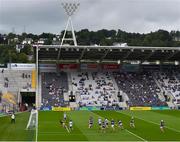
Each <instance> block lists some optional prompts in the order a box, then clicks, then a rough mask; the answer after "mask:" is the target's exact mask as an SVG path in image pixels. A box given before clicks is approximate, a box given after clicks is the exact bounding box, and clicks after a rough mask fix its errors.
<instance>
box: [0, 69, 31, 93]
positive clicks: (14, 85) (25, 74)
mask: <svg viewBox="0 0 180 142" xmlns="http://www.w3.org/2000/svg"><path fill="white" fill-rule="evenodd" d="M31 74H32V71H30V70H29V71H28V70H5V71H4V73H1V75H0V78H1V80H2V81H1V82H2V84H3V87H5V88H6V89H7V91H8V92H11V93H13V94H16V93H17V91H19V89H20V90H21V89H27V90H28V89H31Z"/></svg>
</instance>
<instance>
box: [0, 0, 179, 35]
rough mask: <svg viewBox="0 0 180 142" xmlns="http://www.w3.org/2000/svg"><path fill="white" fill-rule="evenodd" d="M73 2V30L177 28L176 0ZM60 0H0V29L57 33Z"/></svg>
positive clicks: (60, 27) (61, 22)
mask: <svg viewBox="0 0 180 142" xmlns="http://www.w3.org/2000/svg"><path fill="white" fill-rule="evenodd" d="M64 1H67V0H64ZM68 1H71V0H68ZM72 1H73V0H72ZM74 1H80V3H81V5H80V9H78V10H77V12H76V14H75V15H74V16H73V23H74V27H75V29H76V30H80V29H84V28H88V29H90V30H98V29H102V28H107V29H119V28H120V29H122V30H126V31H130V32H150V31H154V30H157V29H159V28H161V29H165V30H180V0H74ZM61 2H63V0H0V32H10V31H11V29H12V27H14V28H15V29H16V31H17V32H22V30H23V27H24V25H25V26H26V29H27V32H34V33H41V32H53V33H58V32H60V31H61V30H63V29H64V27H65V24H66V20H67V16H66V14H65V13H64V10H63V8H62V6H61Z"/></svg>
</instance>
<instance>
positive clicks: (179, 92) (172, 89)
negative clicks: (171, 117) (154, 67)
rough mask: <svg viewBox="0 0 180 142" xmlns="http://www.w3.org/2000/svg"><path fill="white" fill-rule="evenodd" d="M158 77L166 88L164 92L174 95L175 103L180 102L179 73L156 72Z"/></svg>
mask: <svg viewBox="0 0 180 142" xmlns="http://www.w3.org/2000/svg"><path fill="white" fill-rule="evenodd" d="M155 76H156V79H157V80H158V82H159V84H160V85H161V87H162V88H163V90H164V94H170V95H172V96H173V97H174V100H173V101H174V103H175V104H180V80H179V73H178V72H173V71H163V72H162V71H158V72H155Z"/></svg>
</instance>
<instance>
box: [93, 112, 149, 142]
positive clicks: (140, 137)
mask: <svg viewBox="0 0 180 142" xmlns="http://www.w3.org/2000/svg"><path fill="white" fill-rule="evenodd" d="M90 112H91V113H93V114H94V115H97V116H99V117H101V118H104V117H102V116H100V115H98V114H96V113H94V112H92V111H90ZM124 130H125V131H126V132H128V133H129V134H131V135H133V136H135V137H137V138H138V139H140V140H142V141H145V142H147V140H145V139H143V138H142V137H140V136H138V135H137V134H135V133H133V132H131V131H129V130H127V129H124Z"/></svg>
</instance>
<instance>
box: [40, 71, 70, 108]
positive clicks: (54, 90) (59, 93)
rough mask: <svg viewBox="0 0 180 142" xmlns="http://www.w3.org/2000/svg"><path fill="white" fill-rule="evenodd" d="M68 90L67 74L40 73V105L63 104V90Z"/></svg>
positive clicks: (55, 105)
mask: <svg viewBox="0 0 180 142" xmlns="http://www.w3.org/2000/svg"><path fill="white" fill-rule="evenodd" d="M67 91H68V79H67V74H66V73H64V72H61V73H60V74H57V73H42V93H41V94H42V106H44V107H47V106H54V107H59V106H65V103H64V92H67Z"/></svg>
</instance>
